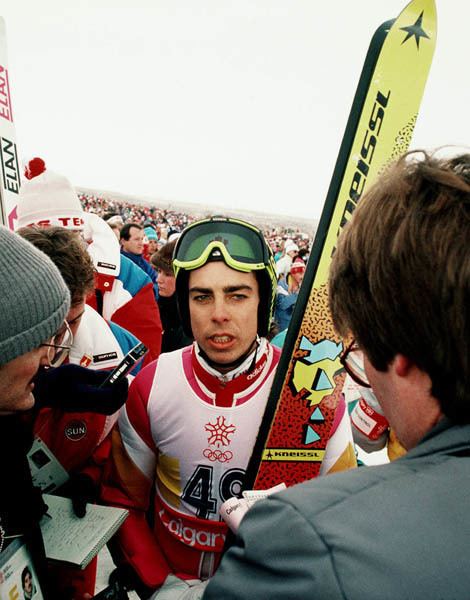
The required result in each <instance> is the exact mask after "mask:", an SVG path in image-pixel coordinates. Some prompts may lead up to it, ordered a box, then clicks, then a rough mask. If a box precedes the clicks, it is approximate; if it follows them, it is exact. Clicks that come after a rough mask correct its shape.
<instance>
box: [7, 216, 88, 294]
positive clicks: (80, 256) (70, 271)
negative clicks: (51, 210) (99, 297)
mask: <svg viewBox="0 0 470 600" xmlns="http://www.w3.org/2000/svg"><path fill="white" fill-rule="evenodd" d="M17 233H19V235H21V237H23V238H24V239H25V240H28V242H31V244H33V245H34V246H36V248H39V250H41V251H42V252H44V254H47V256H49V258H50V259H51V260H52V262H53V263H54V264H55V265H56V267H57V268H58V269H59V271H60V274H61V275H62V277H63V278H64V281H65V283H66V284H67V287H68V288H69V291H70V297H71V304H72V306H73V305H74V304H78V303H79V302H82V300H83V297H84V296H87V295H88V294H89V293H90V292H91V290H92V289H93V287H94V267H93V262H92V260H91V257H90V255H89V254H88V252H87V250H86V247H85V242H84V241H83V240H82V239H81V237H80V235H79V234H78V232H76V231H71V230H70V229H65V228H64V227H46V228H40V227H36V226H35V225H33V226H32V227H22V228H21V229H19V230H18V232H17Z"/></svg>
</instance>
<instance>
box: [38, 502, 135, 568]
mask: <svg viewBox="0 0 470 600" xmlns="http://www.w3.org/2000/svg"><path fill="white" fill-rule="evenodd" d="M43 498H44V502H45V503H46V504H47V506H48V507H49V509H48V511H47V515H44V516H43V518H42V520H41V531H42V536H43V538H44V546H45V549H46V556H47V558H48V559H50V560H53V561H61V562H66V563H70V564H73V565H78V566H79V567H80V568H81V569H84V568H85V567H86V566H87V565H88V563H89V562H90V561H91V560H92V558H93V557H95V556H96V555H97V554H98V552H99V551H100V550H101V548H103V546H104V545H105V544H106V542H107V541H108V540H109V539H110V538H111V537H112V536H113V535H114V534H115V533H116V531H117V530H118V529H119V527H120V526H121V525H122V523H123V522H124V521H125V519H126V517H127V515H128V514H129V512H128V511H127V510H125V509H123V508H114V507H112V506H98V505H95V504H87V511H86V515H85V516H84V517H83V519H80V518H79V517H77V516H76V515H75V514H74V512H73V508H72V501H71V500H70V499H69V498H62V497H61V496H51V495H49V494H44V495H43ZM48 515H50V516H48Z"/></svg>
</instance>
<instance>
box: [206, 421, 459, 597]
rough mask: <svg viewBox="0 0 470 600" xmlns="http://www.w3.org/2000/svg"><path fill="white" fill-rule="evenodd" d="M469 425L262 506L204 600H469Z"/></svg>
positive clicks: (441, 431) (444, 426)
mask: <svg viewBox="0 0 470 600" xmlns="http://www.w3.org/2000/svg"><path fill="white" fill-rule="evenodd" d="M469 507H470V425H465V426H452V425H451V424H450V422H449V421H448V420H443V421H441V422H440V423H439V424H438V425H437V426H436V427H435V428H434V429H433V430H432V431H431V432H430V433H429V434H428V435H427V436H426V437H425V438H424V439H423V440H422V441H421V443H420V444H419V445H418V446H417V447H416V448H414V449H412V450H411V451H410V452H409V453H408V454H407V455H405V456H404V457H402V458H400V459H398V460H396V461H395V462H393V463H390V464H387V465H382V466H379V467H364V468H361V469H357V470H354V471H348V472H344V473H339V474H336V475H328V476H326V477H324V478H318V479H315V481H310V482H306V483H303V484H300V485H297V486H294V487H292V488H290V489H288V490H285V491H283V492H281V493H278V494H275V495H273V496H271V497H270V498H268V499H267V500H264V501H261V502H259V503H257V504H256V505H255V506H254V507H253V508H252V509H250V511H249V512H248V514H247V515H245V517H244V519H243V521H242V523H241V525H240V529H239V536H238V537H237V539H236V541H235V543H234V545H233V546H232V547H231V548H230V550H229V551H228V552H227V554H226V555H225V557H224V558H223V560H222V563H221V566H220V567H219V570H218V571H217V573H216V575H215V577H214V578H213V580H212V581H211V582H210V583H209V585H208V586H207V589H206V592H205V594H204V596H203V600H215V599H216V598H217V600H220V599H221V598H223V599H224V600H234V599H242V598H243V599H244V600H245V599H247V598H250V600H258V599H259V600H266V598H269V600H281V599H282V600H294V599H299V600H304V599H306V598H318V599H321V600H340V599H341V600H345V599H347V600H377V599H379V598H380V600H397V599H398V600H438V599H442V600H444V599H445V600H447V599H449V600H467V599H468V598H469V597H470V510H469Z"/></svg>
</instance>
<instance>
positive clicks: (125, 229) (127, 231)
mask: <svg viewBox="0 0 470 600" xmlns="http://www.w3.org/2000/svg"><path fill="white" fill-rule="evenodd" d="M131 227H135V228H136V229H143V227H142V225H139V224H138V223H126V224H125V225H123V226H122V227H121V232H120V236H121V240H126V241H127V240H128V239H129V238H130V237H131Z"/></svg>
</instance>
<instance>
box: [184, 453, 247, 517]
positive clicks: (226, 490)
mask: <svg viewBox="0 0 470 600" xmlns="http://www.w3.org/2000/svg"><path fill="white" fill-rule="evenodd" d="M244 477H245V471H244V470H243V469H229V470H228V471H225V473H224V474H223V475H222V477H221V478H220V481H219V497H220V499H221V501H222V502H225V501H226V500H228V499H229V498H232V497H233V496H237V495H238V494H239V493H240V491H241V490H242V486H243V480H244ZM213 479H214V468H213V467H209V466H206V465H198V466H197V467H196V469H195V470H194V473H193V474H192V476H191V477H190V479H189V481H188V483H187V484H186V487H185V488H184V490H183V493H182V495H181V499H182V500H183V501H184V502H187V503H188V504H189V505H191V506H192V507H193V508H195V509H196V516H197V517H199V518H200V519H208V518H209V515H210V514H216V513H217V498H216V497H214V496H213V489H212V488H213Z"/></svg>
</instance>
